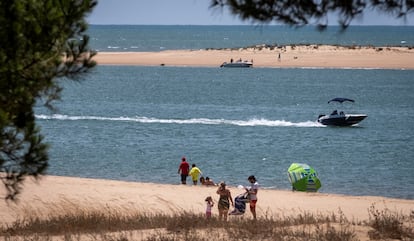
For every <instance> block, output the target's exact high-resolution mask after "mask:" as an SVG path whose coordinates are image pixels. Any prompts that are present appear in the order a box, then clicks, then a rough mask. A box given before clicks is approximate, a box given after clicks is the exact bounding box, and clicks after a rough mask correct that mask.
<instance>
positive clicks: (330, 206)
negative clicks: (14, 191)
mask: <svg viewBox="0 0 414 241" xmlns="http://www.w3.org/2000/svg"><path fill="white" fill-rule="evenodd" d="M178 180H179V176H178V175H177V182H178ZM245 185H247V180H246V184H245ZM216 190H217V189H216V187H215V186H209V187H207V186H200V185H198V186H193V185H191V184H190V185H179V184H176V185H167V184H154V183H139V182H124V181H113V180H101V179H87V178H74V177H59V176H45V177H43V178H42V179H41V181H40V182H39V183H36V182H33V181H32V180H31V179H28V180H27V181H26V183H25V185H24V189H23V193H22V194H21V195H20V196H19V198H20V201H19V203H17V204H15V203H9V204H7V203H6V202H5V201H4V200H2V201H0V217H1V219H0V225H2V224H5V223H11V222H13V221H15V220H17V219H20V220H22V218H24V217H26V216H27V215H29V214H35V215H37V216H42V215H50V214H53V212H56V209H55V208H54V207H57V206H58V207H65V206H68V208H73V206H76V207H78V208H79V209H82V208H88V207H92V208H99V207H106V208H113V209H115V210H119V209H121V210H125V211H126V212H128V210H141V211H143V212H145V211H148V213H164V214H174V213H175V214H177V213H182V212H184V211H185V212H194V213H200V214H204V212H205V202H204V199H205V198H206V197H207V196H212V197H213V199H214V201H215V202H216V203H217V201H218V195H217V194H216ZM230 190H231V193H232V195H233V198H234V197H236V196H237V195H238V194H240V193H243V192H244V190H242V189H238V188H237V187H230ZM0 196H1V197H4V196H5V190H4V188H3V187H2V188H0ZM371 205H375V207H376V208H377V209H379V210H382V209H384V208H388V209H389V210H391V211H397V212H401V213H402V214H404V215H408V216H409V215H410V214H411V215H412V213H413V212H414V200H404V199H393V198H385V197H374V196H346V195H335V194H327V193H304V192H292V191H287V190H269V189H260V190H259V193H258V203H257V212H258V218H264V217H268V218H269V217H287V216H291V215H298V214H303V213H304V212H308V213H313V214H336V215H337V214H338V212H339V210H341V211H342V212H343V214H344V215H345V216H346V217H347V218H348V219H349V220H355V221H357V220H359V221H361V220H367V219H368V218H369V212H368V209H369V208H370V206H371ZM213 215H215V216H217V215H218V211H217V206H215V207H214V208H213ZM244 216H245V217H247V218H251V214H250V211H249V210H248V209H247V210H246V213H245V214H244Z"/></svg>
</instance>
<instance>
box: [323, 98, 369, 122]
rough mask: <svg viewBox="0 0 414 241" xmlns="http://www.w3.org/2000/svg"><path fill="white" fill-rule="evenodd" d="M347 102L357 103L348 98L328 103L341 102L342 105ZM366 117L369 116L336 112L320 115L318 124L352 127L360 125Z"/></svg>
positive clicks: (335, 99) (336, 99)
mask: <svg viewBox="0 0 414 241" xmlns="http://www.w3.org/2000/svg"><path fill="white" fill-rule="evenodd" d="M345 101H349V102H355V101H354V100H352V99H348V98H334V99H332V100H330V101H328V103H331V102H339V103H341V104H342V103H343V102H345ZM366 117H367V115H365V114H345V113H344V112H343V111H340V112H338V111H337V110H334V111H333V112H332V113H331V114H329V115H319V117H318V122H319V123H321V124H322V125H328V126H352V125H355V124H358V123H359V122H361V121H362V120H364V119H365V118H366Z"/></svg>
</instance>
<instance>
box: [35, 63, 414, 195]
mask: <svg viewBox="0 0 414 241" xmlns="http://www.w3.org/2000/svg"><path fill="white" fill-rule="evenodd" d="M413 76H414V71H408V70H373V69H371V70H364V69H360V70H350V69H267V68H252V69H220V68H179V67H132V66H99V67H97V68H96V69H95V71H94V73H92V74H91V75H88V76H87V77H86V80H85V81H84V82H81V83H74V82H64V92H63V101H62V102H60V103H57V105H56V106H57V107H58V108H59V112H58V113H57V114H54V113H50V112H48V111H47V110H46V109H44V108H41V107H39V108H38V109H37V110H36V111H37V118H38V123H39V124H40V125H41V127H42V132H43V133H44V134H45V136H46V141H48V142H49V143H51V149H50V157H51V160H50V168H49V171H48V172H49V174H53V175H67V176H77V177H91V178H105V179H117V180H128V181H143V182H155V183H173V184H178V183H179V176H178V175H177V168H178V165H179V161H180V158H181V156H183V155H185V156H187V158H189V159H190V162H191V163H196V164H197V165H198V166H199V167H200V169H201V170H202V171H203V172H204V175H206V176H210V177H212V178H213V180H215V181H220V180H224V181H226V182H227V183H229V184H230V185H239V184H246V182H247V181H246V178H247V176H249V175H252V174H254V175H256V176H257V178H258V180H259V183H260V184H261V186H262V187H264V188H276V189H290V184H289V181H288V178H287V175H286V171H287V168H288V167H289V165H290V164H291V163H292V162H304V163H307V164H309V165H311V166H313V167H314V168H315V169H316V170H317V171H318V173H319V176H320V178H321V180H322V185H323V186H322V188H321V189H320V191H321V192H324V193H341V194H352V195H381V196H389V197H398V198H409V199H414V193H413V190H414V176H413V173H414V166H413V157H414V139H413V137H414V128H413V126H414V110H413V107H412V105H413V103H414V95H413V92H414V83H413V81H414V80H413ZM334 97H348V98H353V99H355V100H356V102H355V103H353V104H343V105H342V109H344V110H345V111H346V112H353V113H365V114H367V115H368V118H367V119H366V120H364V121H363V122H361V123H360V124H359V125H358V126H354V127H349V128H334V127H324V126H321V125H319V124H318V123H316V118H317V116H318V115H319V114H321V113H329V112H331V111H332V109H334V108H341V106H339V107H338V106H336V105H334V104H328V103H327V101H328V100H329V99H331V98H334Z"/></svg>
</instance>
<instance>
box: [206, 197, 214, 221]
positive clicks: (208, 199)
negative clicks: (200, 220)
mask: <svg viewBox="0 0 414 241" xmlns="http://www.w3.org/2000/svg"><path fill="white" fill-rule="evenodd" d="M204 201H206V204H207V206H206V218H207V219H210V218H211V208H212V207H213V206H214V201H213V199H212V198H211V196H208V197H206V199H205V200H204Z"/></svg>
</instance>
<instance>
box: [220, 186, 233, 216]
mask: <svg viewBox="0 0 414 241" xmlns="http://www.w3.org/2000/svg"><path fill="white" fill-rule="evenodd" d="M216 193H217V194H218V195H220V198H219V201H218V205H217V206H218V211H219V220H224V221H227V215H228V213H229V209H230V202H231V206H234V203H233V198H232V197H231V192H230V190H229V189H227V188H226V183H224V182H221V183H220V185H219V188H218V189H217V192H216Z"/></svg>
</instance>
